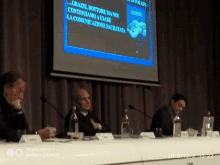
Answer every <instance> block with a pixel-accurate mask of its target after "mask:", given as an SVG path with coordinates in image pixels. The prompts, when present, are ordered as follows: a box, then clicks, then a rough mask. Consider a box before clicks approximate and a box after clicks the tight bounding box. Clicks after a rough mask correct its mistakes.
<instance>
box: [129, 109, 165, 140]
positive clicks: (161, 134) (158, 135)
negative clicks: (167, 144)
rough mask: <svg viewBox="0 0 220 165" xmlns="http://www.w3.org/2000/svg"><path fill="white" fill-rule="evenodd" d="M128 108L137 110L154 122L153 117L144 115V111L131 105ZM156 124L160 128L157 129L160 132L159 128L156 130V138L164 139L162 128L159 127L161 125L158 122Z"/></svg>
mask: <svg viewBox="0 0 220 165" xmlns="http://www.w3.org/2000/svg"><path fill="white" fill-rule="evenodd" d="M128 108H130V109H132V110H136V111H138V112H140V113H142V114H144V115H145V116H147V117H149V118H151V119H152V121H153V118H152V117H151V116H149V115H147V114H146V113H144V112H142V111H140V110H138V109H136V108H135V107H134V106H132V105H129V106H128ZM156 123H157V125H158V127H157V128H158V131H157V128H156V132H155V136H156V137H162V136H163V131H162V128H161V127H160V126H159V123H158V122H157V121H156Z"/></svg>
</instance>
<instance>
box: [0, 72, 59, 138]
mask: <svg viewBox="0 0 220 165" xmlns="http://www.w3.org/2000/svg"><path fill="white" fill-rule="evenodd" d="M26 85H27V83H26V82H25V80H24V78H23V77H22V76H21V75H20V74H18V73H16V72H13V71H10V72H7V73H5V74H3V75H2V76H1V77H0V90H1V91H0V139H4V140H7V141H14V142H18V141H19V140H20V137H21V134H22V133H23V134H35V133H38V134H39V135H40V137H41V138H42V139H45V138H47V137H55V133H56V128H53V127H45V128H44V129H40V130H38V131H30V130H29V127H28V124H27V120H26V118H25V115H24V112H23V100H24V92H25V89H26Z"/></svg>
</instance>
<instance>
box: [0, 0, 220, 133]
mask: <svg viewBox="0 0 220 165" xmlns="http://www.w3.org/2000/svg"><path fill="white" fill-rule="evenodd" d="M51 4H52V3H51V0H0V12H1V15H0V17H1V20H0V73H1V74H3V73H5V72H6V71H10V70H14V71H17V72H19V73H21V74H22V75H24V76H25V77H26V79H27V83H28V86H27V89H26V92H25V109H26V111H25V115H26V118H27V120H28V123H29V125H30V128H31V129H33V130H36V129H40V128H42V127H45V126H53V127H56V128H57V133H60V132H61V131H63V124H64V122H63V119H62V118H61V117H60V116H59V115H58V114H57V113H56V112H55V111H54V110H53V108H52V107H51V106H50V105H48V104H46V103H42V102H41V100H40V97H41V96H44V97H45V98H47V100H48V101H50V102H51V103H52V104H53V105H54V106H55V107H56V108H57V109H58V110H59V112H60V113H61V114H62V115H63V116H65V115H66V114H67V113H68V111H69V109H70V103H71V94H72V93H74V92H76V91H77V88H78V87H83V88H86V89H87V90H88V91H89V93H90V96H91V99H92V111H93V112H94V113H95V114H96V115H97V116H98V118H99V119H100V120H102V121H104V122H105V123H107V124H108V125H109V126H110V127H111V128H112V130H113V133H120V122H121V118H122V115H123V110H124V109H125V108H127V107H128V105H129V104H132V105H134V106H135V107H136V108H137V109H139V110H141V111H143V112H145V113H147V114H148V115H150V116H153V115H154V113H155V111H156V110H157V109H158V108H160V107H162V106H163V105H167V104H168V103H169V100H170V98H171V97H172V95H173V94H174V93H175V92H180V93H183V94H184V95H186V97H187V99H188V102H189V104H188V106H187V107H186V109H185V111H184V112H183V113H182V128H183V129H187V128H188V127H193V128H196V129H198V128H199V127H200V126H201V124H202V119H203V116H204V115H206V114H207V111H208V110H210V111H211V114H212V115H215V116H216V118H220V112H219V111H218V109H219V108H220V104H219V103H218V99H219V93H218V92H219V71H218V69H219V32H218V30H217V29H218V28H217V27H216V24H214V23H213V20H216V17H214V16H213V14H212V9H213V6H212V5H213V4H212V2H211V1H206V3H201V1H198V0H192V1H187V2H186V1H184V0H157V4H156V5H157V43H158V45H157V52H158V62H159V79H160V84H161V87H150V86H137V85H125V84H116V83H108V82H98V81H85V80H79V79H67V78H57V77H50V76H49V75H48V68H49V67H48V66H49V65H50V64H49V62H48V60H52V59H50V57H51V55H52V54H53V45H52V44H53V37H51V35H48V34H47V33H48V24H49V27H52V24H51V23H52V13H51V12H52V11H53V8H52V5H51ZM51 31H52V29H51ZM50 33H51V32H50ZM216 35H218V37H216ZM217 60H218V61H217ZM129 117H130V122H131V128H133V129H134V133H135V134H136V133H140V132H141V131H143V130H145V129H149V128H150V124H151V119H149V118H147V117H144V116H143V115H142V114H140V113H139V112H136V111H133V110H132V111H129ZM215 125H216V126H219V125H220V122H218V121H216V123H215ZM216 128H218V127H216ZM219 128H220V127H219Z"/></svg>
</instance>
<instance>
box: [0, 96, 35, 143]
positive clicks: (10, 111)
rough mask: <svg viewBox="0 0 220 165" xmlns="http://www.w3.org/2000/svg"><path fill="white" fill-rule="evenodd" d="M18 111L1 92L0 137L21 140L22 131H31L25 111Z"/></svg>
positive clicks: (8, 139)
mask: <svg viewBox="0 0 220 165" xmlns="http://www.w3.org/2000/svg"><path fill="white" fill-rule="evenodd" d="M17 112H18V110H16V109H15V108H14V107H13V106H12V105H10V104H9V103H8V102H7V100H6V99H5V97H4V96H3V94H0V139H6V140H7V141H19V140H20V136H21V135H20V133H21V132H20V131H22V130H23V131H24V130H26V131H29V128H28V124H27V121H26V118H25V115H24V113H22V114H17ZM30 132H32V131H30Z"/></svg>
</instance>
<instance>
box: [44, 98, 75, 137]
mask: <svg viewBox="0 0 220 165" xmlns="http://www.w3.org/2000/svg"><path fill="white" fill-rule="evenodd" d="M40 99H41V101H42V102H46V103H48V104H49V105H50V106H52V107H53V109H54V110H55V111H56V112H57V113H58V114H59V115H60V117H61V118H62V119H63V120H64V125H65V131H66V132H68V130H66V129H67V128H66V120H65V118H64V117H63V116H62V115H61V114H60V112H59V111H58V110H57V109H56V108H55V107H54V105H52V104H51V103H50V102H49V101H47V99H46V98H44V97H40ZM66 132H65V135H63V133H61V134H59V135H58V136H57V137H60V136H61V137H64V138H68V139H69V138H71V137H70V136H68V135H66Z"/></svg>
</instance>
